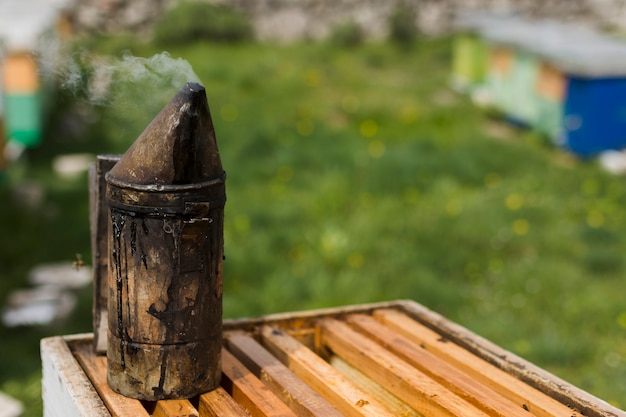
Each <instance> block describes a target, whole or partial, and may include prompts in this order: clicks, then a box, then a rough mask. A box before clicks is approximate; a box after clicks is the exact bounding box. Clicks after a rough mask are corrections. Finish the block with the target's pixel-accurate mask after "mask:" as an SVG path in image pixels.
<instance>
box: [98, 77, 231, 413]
mask: <svg viewBox="0 0 626 417" xmlns="http://www.w3.org/2000/svg"><path fill="white" fill-rule="evenodd" d="M105 179H106V204H107V205H108V207H109V216H110V222H109V231H108V252H109V259H108V264H109V266H108V302H107V303H108V313H107V315H108V335H107V359H108V369H107V380H108V383H109V386H110V387H111V388H112V389H113V390H114V391H116V392H119V393H121V394H123V395H126V396H128V397H133V398H137V399H142V400H150V401H153V400H158V399H165V398H189V397H192V396H195V395H198V394H199V393H202V392H206V391H209V390H212V389H214V388H216V387H217V386H218V385H219V383H220V378H221V360H220V351H221V347H222V262H223V257H224V237H223V229H224V204H225V202H226V192H225V179H226V174H225V172H224V170H223V169H222V164H221V161H220V157H219V152H218V148H217V142H216V139H215V131H214V128H213V122H212V120H211V115H210V111H209V106H208V103H207V98H206V93H205V90H204V87H202V86H201V85H200V84H196V83H187V84H186V85H185V86H184V87H183V88H182V89H181V90H180V91H179V92H178V94H176V96H174V98H172V100H171V101H170V102H169V103H168V104H167V105H166V106H165V107H164V108H163V110H161V112H160V113H159V114H158V115H157V116H156V117H155V118H154V120H153V121H152V122H151V123H150V124H149V125H148V127H147V128H146V129H145V130H144V131H143V133H142V134H141V135H140V136H139V137H138V138H137V140H136V141H135V143H134V144H133V145H132V146H131V147H130V148H129V149H128V150H127V151H126V153H125V154H124V155H123V156H122V157H121V158H120V160H119V161H118V162H117V163H116V164H115V166H113V168H112V169H111V170H110V171H109V172H108V173H107V174H106V176H105Z"/></svg>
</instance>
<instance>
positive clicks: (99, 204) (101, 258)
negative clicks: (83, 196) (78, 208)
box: [89, 155, 120, 353]
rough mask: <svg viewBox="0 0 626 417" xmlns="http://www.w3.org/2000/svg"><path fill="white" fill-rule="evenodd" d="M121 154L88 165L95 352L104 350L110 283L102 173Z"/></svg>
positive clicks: (106, 207)
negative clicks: (108, 277) (108, 279)
mask: <svg viewBox="0 0 626 417" xmlns="http://www.w3.org/2000/svg"><path fill="white" fill-rule="evenodd" d="M119 159H120V155H98V157H97V159H96V162H95V163H94V164H93V165H92V166H91V167H90V168H89V229H90V233H91V265H92V266H93V321H92V323H93V335H94V336H93V344H94V349H95V351H96V352H98V353H106V350H107V329H108V321H107V298H108V293H109V285H108V282H107V274H108V269H109V240H108V239H109V238H108V228H109V222H110V221H111V220H110V218H111V217H110V215H109V206H108V205H107V204H106V181H105V180H104V176H105V175H106V173H107V172H109V171H110V170H111V168H113V166H114V165H115V164H116V163H117V161H119Z"/></svg>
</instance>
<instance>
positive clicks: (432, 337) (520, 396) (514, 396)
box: [373, 309, 581, 417]
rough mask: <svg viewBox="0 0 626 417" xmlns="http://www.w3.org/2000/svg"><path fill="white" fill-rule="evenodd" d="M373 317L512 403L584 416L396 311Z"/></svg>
mask: <svg viewBox="0 0 626 417" xmlns="http://www.w3.org/2000/svg"><path fill="white" fill-rule="evenodd" d="M373 316H374V317H375V318H376V319H377V320H379V321H381V322H382V323H384V324H385V325H387V326H389V327H391V328H393V329H394V330H396V331H398V332H399V333H401V334H402V335H404V336H405V337H407V338H409V339H411V340H412V341H413V342H415V343H418V344H420V345H422V346H424V348H425V349H426V350H428V351H429V352H430V353H432V354H433V355H435V356H437V357H439V358H441V359H443V360H444V361H445V362H446V363H448V364H450V365H452V366H454V367H456V368H458V369H460V370H462V371H463V372H465V373H466V374H468V375H471V376H472V378H474V379H475V380H476V381H478V382H480V383H482V384H484V385H486V386H488V387H490V388H491V389H493V390H494V391H496V392H498V393H500V394H501V395H503V396H504V397H506V398H509V399H510V400H511V401H514V402H515V403H517V404H522V406H525V407H526V408H527V409H528V410H529V411H530V412H531V413H532V414H534V415H536V416H540V417H552V416H566V417H570V416H571V417H577V416H580V415H581V414H579V413H577V412H575V411H573V410H572V409H570V408H569V407H567V406H565V405H563V404H561V403H560V402H558V401H556V400H555V399H553V398H551V397H549V396H547V395H546V394H544V393H542V392H540V391H538V390H536V389H534V388H533V387H531V386H530V385H528V384H526V383H524V382H523V381H520V380H519V379H517V378H515V377H514V376H512V375H510V374H508V373H506V372H505V371H503V370H501V369H499V368H497V367H496V366H494V365H492V364H490V363H488V362H486V361H485V360H483V359H481V358H479V357H477V356H476V355H474V354H472V353H471V352H469V351H467V350H465V349H464V348H462V347H461V346H459V345H457V344H455V343H452V342H450V341H448V340H446V339H445V338H442V337H441V335H439V334H438V333H437V332H435V331H433V330H431V329H429V328H428V327H426V326H424V325H422V324H420V323H418V322H416V321H415V320H413V319H412V318H410V317H409V316H407V315H405V314H403V313H401V312H399V311H397V310H392V309H381V310H377V311H376V312H374V314H373Z"/></svg>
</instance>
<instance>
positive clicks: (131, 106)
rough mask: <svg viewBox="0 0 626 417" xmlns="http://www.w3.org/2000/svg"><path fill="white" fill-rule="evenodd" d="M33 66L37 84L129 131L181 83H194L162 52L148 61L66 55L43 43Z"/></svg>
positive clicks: (183, 65) (186, 68)
mask: <svg viewBox="0 0 626 417" xmlns="http://www.w3.org/2000/svg"><path fill="white" fill-rule="evenodd" d="M38 60H39V64H40V68H41V69H42V77H43V78H45V79H48V80H52V81H53V82H54V84H56V85H57V86H59V87H60V88H61V89H62V90H64V91H63V92H64V93H69V94H70V95H73V96H74V97H75V99H77V100H79V101H84V102H86V103H87V104H89V105H92V106H106V107H107V108H108V109H109V110H108V111H109V112H110V113H115V114H116V116H115V117H116V118H117V119H118V122H119V124H124V125H126V126H127V127H128V128H129V129H130V130H133V129H132V126H136V125H137V124H143V126H145V125H147V123H149V121H150V120H151V119H152V117H154V115H156V114H157V113H158V112H159V111H160V109H161V108H162V107H163V106H164V105H165V104H166V103H167V102H168V101H169V100H170V99H171V98H172V97H173V96H174V95H175V94H176V93H177V92H178V90H180V88H181V87H182V86H183V85H184V84H185V83H186V82H188V81H193V82H200V79H199V77H198V76H197V75H196V74H195V72H194V71H193V68H192V67H191V65H190V64H189V62H187V61H186V60H184V59H181V58H173V57H172V56H170V54H169V53H167V52H162V53H159V54H156V55H153V56H152V57H149V58H143V57H136V56H133V55H131V54H130V53H125V54H123V55H122V56H121V57H120V58H113V57H108V56H101V55H95V54H92V53H90V52H88V51H85V50H82V51H78V52H73V53H67V51H64V50H63V48H62V47H61V45H59V44H54V43H51V42H48V43H47V44H46V43H44V44H43V46H42V48H41V50H40V51H39V54H38ZM130 133H131V132H129V134H130ZM134 133H135V132H132V134H134ZM137 133H139V132H137Z"/></svg>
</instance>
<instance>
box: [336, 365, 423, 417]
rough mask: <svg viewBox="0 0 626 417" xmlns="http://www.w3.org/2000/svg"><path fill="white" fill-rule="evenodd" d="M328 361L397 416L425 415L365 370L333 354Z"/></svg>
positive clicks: (421, 416) (413, 416) (412, 416)
mask: <svg viewBox="0 0 626 417" xmlns="http://www.w3.org/2000/svg"><path fill="white" fill-rule="evenodd" d="M328 362H329V363H330V364H331V366H332V367H333V368H335V369H336V370H337V371H339V372H341V374H342V375H344V376H345V377H346V378H348V379H349V380H350V381H352V382H353V383H354V384H355V385H356V386H358V387H359V388H361V389H362V390H363V391H365V392H367V393H368V394H370V395H371V396H373V397H374V398H376V399H377V400H378V401H380V403H381V404H383V405H384V406H385V407H387V408H388V409H389V410H390V411H391V412H392V413H393V415H395V416H402V417H424V416H423V415H422V414H420V413H418V412H417V411H415V410H414V409H413V408H411V407H410V406H409V405H408V404H407V403H405V402H404V401H402V400H401V399H399V398H398V397H396V396H395V395H393V394H392V393H391V392H389V391H388V390H386V389H385V388H384V387H383V386H382V385H380V384H378V383H377V382H376V381H374V380H373V379H371V378H369V377H368V376H367V375H365V374H364V373H363V372H361V371H359V370H358V369H356V368H355V367H354V366H352V365H350V364H349V363H348V362H346V361H344V360H343V359H341V358H340V357H339V356H337V355H332V356H331V357H330V359H329V360H328Z"/></svg>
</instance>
